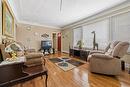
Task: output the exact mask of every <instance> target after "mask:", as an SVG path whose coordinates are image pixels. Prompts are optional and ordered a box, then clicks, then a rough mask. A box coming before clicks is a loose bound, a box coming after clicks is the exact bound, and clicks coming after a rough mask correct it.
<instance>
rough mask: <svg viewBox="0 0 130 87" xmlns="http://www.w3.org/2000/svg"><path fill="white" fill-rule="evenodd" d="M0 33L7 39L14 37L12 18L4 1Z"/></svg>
mask: <svg viewBox="0 0 130 87" xmlns="http://www.w3.org/2000/svg"><path fill="white" fill-rule="evenodd" d="M2 10H3V11H2V13H3V14H2V33H3V35H4V36H7V37H11V38H13V37H14V17H13V15H12V13H11V11H10V9H9V7H8V5H7V3H6V2H5V1H3V3H2Z"/></svg>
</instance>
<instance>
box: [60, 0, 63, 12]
mask: <svg viewBox="0 0 130 87" xmlns="http://www.w3.org/2000/svg"><path fill="white" fill-rule="evenodd" d="M62 4H63V0H60V11H61V10H62Z"/></svg>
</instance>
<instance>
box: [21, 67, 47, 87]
mask: <svg viewBox="0 0 130 87" xmlns="http://www.w3.org/2000/svg"><path fill="white" fill-rule="evenodd" d="M23 71H24V73H27V74H28V75H29V77H30V78H32V79H33V78H36V77H39V76H41V77H42V76H43V75H45V76H46V78H45V87H47V79H48V70H47V69H46V67H45V66H42V65H38V66H33V67H24V68H23ZM28 79H29V78H28Z"/></svg>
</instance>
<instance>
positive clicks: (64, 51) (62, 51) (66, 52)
mask: <svg viewBox="0 0 130 87" xmlns="http://www.w3.org/2000/svg"><path fill="white" fill-rule="evenodd" d="M61 52H63V53H69V52H68V51H64V50H63V51H61Z"/></svg>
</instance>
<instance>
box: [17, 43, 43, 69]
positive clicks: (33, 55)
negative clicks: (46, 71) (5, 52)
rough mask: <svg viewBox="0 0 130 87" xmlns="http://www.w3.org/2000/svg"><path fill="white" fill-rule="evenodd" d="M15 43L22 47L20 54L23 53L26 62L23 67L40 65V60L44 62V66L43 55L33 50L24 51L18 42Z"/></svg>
mask: <svg viewBox="0 0 130 87" xmlns="http://www.w3.org/2000/svg"><path fill="white" fill-rule="evenodd" d="M16 43H17V44H19V45H20V46H21V47H22V49H24V50H23V52H22V53H24V56H25V57H26V60H27V61H26V62H25V65H26V66H27V67H31V66H36V65H41V64H42V59H43V60H44V65H45V59H44V58H43V57H44V55H43V53H40V52H36V51H35V49H26V47H25V46H24V45H23V44H22V43H20V42H16ZM17 54H18V53H17ZM21 55H22V54H21Z"/></svg>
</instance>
